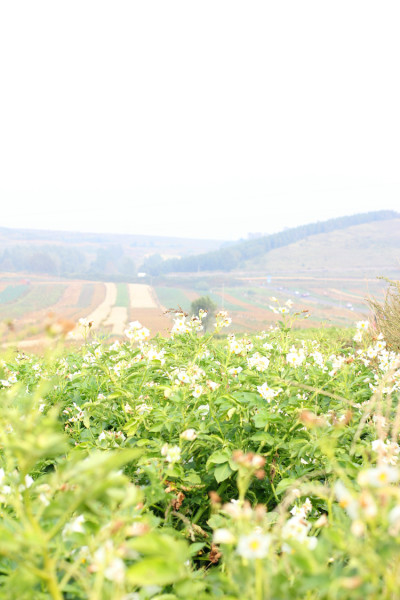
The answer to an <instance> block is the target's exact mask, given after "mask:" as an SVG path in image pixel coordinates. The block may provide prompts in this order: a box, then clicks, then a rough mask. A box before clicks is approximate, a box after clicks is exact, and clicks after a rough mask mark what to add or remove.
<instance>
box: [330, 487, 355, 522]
mask: <svg viewBox="0 0 400 600" xmlns="http://www.w3.org/2000/svg"><path fill="white" fill-rule="evenodd" d="M333 489H334V491H335V494H336V498H337V500H338V502H339V505H340V506H341V507H342V508H344V509H345V511H346V512H347V514H348V515H349V517H350V518H351V519H357V517H358V511H359V506H358V502H357V500H355V499H354V498H353V496H352V495H351V494H350V492H349V491H348V489H347V488H346V487H345V486H344V484H343V483H342V482H341V481H336V483H335V485H334V486H333Z"/></svg>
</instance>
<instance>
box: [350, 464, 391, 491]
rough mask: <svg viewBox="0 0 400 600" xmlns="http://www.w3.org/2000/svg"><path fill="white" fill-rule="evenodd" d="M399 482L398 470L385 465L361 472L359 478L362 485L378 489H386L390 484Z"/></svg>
mask: <svg viewBox="0 0 400 600" xmlns="http://www.w3.org/2000/svg"><path fill="white" fill-rule="evenodd" d="M398 480H399V471H398V469H396V468H395V467H391V466H389V465H385V464H382V465H378V466H377V467H374V468H372V469H366V470H365V471H361V473H360V474H359V475H358V478H357V481H358V483H359V484H360V485H370V486H371V487H377V488H379V487H384V486H385V485H388V484H390V483H396V481H398Z"/></svg>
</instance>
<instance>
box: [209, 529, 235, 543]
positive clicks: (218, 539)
mask: <svg viewBox="0 0 400 600" xmlns="http://www.w3.org/2000/svg"><path fill="white" fill-rule="evenodd" d="M234 541H235V536H234V535H233V533H232V532H231V531H229V529H226V528H221V529H216V530H215V531H214V534H213V542H214V544H233V543H234Z"/></svg>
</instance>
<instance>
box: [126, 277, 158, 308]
mask: <svg viewBox="0 0 400 600" xmlns="http://www.w3.org/2000/svg"><path fill="white" fill-rule="evenodd" d="M128 289H129V299H130V307H131V308H158V304H157V301H156V299H155V294H154V292H153V288H152V287H151V286H150V285H146V284H144V283H130V284H129V285H128Z"/></svg>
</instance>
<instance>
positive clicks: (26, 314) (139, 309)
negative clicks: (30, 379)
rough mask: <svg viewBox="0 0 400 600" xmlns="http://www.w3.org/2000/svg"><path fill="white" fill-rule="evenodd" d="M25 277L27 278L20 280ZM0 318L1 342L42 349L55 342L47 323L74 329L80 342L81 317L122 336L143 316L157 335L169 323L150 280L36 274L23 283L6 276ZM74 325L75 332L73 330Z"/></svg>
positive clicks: (99, 329)
mask: <svg viewBox="0 0 400 600" xmlns="http://www.w3.org/2000/svg"><path fill="white" fill-rule="evenodd" d="M22 281H24V280H22ZM0 317H1V320H2V324H3V344H13V345H15V343H16V341H18V345H19V346H20V347H21V348H30V349H37V350H41V349H42V347H43V345H46V344H47V342H50V341H51V338H49V337H48V336H47V334H46V331H47V332H48V331H49V328H50V330H51V328H53V329H55V330H57V329H59V328H61V329H63V330H65V331H68V332H69V331H71V333H70V334H69V335H70V338H71V341H72V340H75V341H81V340H82V339H83V337H84V332H82V331H81V330H80V328H79V327H78V328H77V327H76V326H77V323H78V321H79V319H86V320H87V321H88V322H90V323H92V326H93V330H94V331H96V333H97V334H98V335H100V336H106V337H108V338H109V339H110V340H112V339H118V338H120V337H121V336H123V335H124V331H125V329H126V328H127V326H128V323H129V321H134V320H137V319H138V318H139V317H140V318H141V319H142V322H143V324H144V325H146V326H147V327H149V328H150V329H151V331H152V332H153V333H154V334H155V333H157V332H163V333H165V332H166V331H168V329H169V328H170V319H169V317H168V316H166V315H164V314H163V309H162V308H161V306H160V305H159V302H158V299H157V297H156V295H155V293H154V292H153V290H152V289H151V288H150V286H148V285H146V284H126V283H118V284H115V283H99V282H82V281H64V282H63V281H59V280H52V279H49V278H35V279H34V280H29V281H28V283H26V282H25V283H21V278H18V277H12V276H10V277H8V278H7V280H3V281H2V282H1V287H0ZM74 330H75V331H74Z"/></svg>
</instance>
